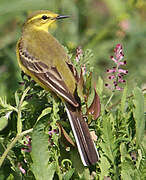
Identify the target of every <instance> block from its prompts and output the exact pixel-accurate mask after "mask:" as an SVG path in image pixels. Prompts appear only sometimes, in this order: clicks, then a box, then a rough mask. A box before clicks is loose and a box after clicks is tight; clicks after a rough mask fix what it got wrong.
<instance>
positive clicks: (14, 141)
mask: <svg viewBox="0 0 146 180" xmlns="http://www.w3.org/2000/svg"><path fill="white" fill-rule="evenodd" d="M32 130H33V129H28V130H26V131H23V132H22V133H20V134H17V136H16V137H15V138H14V139H13V141H12V142H11V143H10V144H9V146H8V147H7V149H6V150H5V152H4V153H3V155H2V156H1V158H0V167H1V165H2V164H3V161H4V160H5V158H6V156H7V154H8V153H9V151H10V150H11V149H12V147H13V146H14V145H15V143H16V142H17V141H18V140H19V139H20V138H21V137H22V136H24V135H25V134H28V133H30V132H32Z"/></svg>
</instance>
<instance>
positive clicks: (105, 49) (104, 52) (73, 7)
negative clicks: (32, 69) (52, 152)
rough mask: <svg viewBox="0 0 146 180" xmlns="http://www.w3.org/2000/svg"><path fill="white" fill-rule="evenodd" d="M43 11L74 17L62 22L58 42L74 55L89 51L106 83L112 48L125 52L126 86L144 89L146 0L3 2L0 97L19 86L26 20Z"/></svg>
mask: <svg viewBox="0 0 146 180" xmlns="http://www.w3.org/2000/svg"><path fill="white" fill-rule="evenodd" d="M40 9H47V10H50V11H53V12H57V13H60V14H65V15H66V14H67V15H68V14H69V15H71V16H72V18H70V19H67V20H64V21H62V22H58V27H57V28H56V30H55V31H54V32H53V33H54V35H55V37H56V38H57V39H58V40H59V41H60V42H61V43H62V44H63V45H64V46H66V47H67V48H68V49H69V51H70V52H71V53H74V54H75V49H76V48H77V47H78V46H82V48H83V49H84V50H85V49H88V48H89V49H91V50H92V51H93V53H94V58H93V59H92V62H91V64H92V65H93V66H94V72H95V75H96V76H97V77H98V76H99V75H100V76H102V77H103V78H104V77H105V76H106V73H105V72H106V69H107V68H108V67H110V66H113V65H112V62H111V60H110V58H109V57H110V56H111V55H113V48H114V47H115V45H116V44H117V43H121V44H122V45H123V48H124V54H125V60H127V67H126V69H128V70H129V74H128V76H127V81H128V84H130V87H131V88H133V87H134V86H136V85H139V86H141V87H145V86H146V85H145V84H146V58H145V57H146V23H145V22H146V1H145V0H11V1H10V0H0V96H7V97H8V99H9V100H11V98H12V97H13V95H14V92H15V91H16V90H17V88H18V86H19V84H18V82H19V81H21V76H20V74H21V73H20V69H19V67H18V65H17V61H16V54H15V46H16V42H17V40H18V38H19V37H20V33H21V28H22V25H23V23H24V21H25V20H26V17H27V15H28V14H29V13H30V12H32V11H34V10H40Z"/></svg>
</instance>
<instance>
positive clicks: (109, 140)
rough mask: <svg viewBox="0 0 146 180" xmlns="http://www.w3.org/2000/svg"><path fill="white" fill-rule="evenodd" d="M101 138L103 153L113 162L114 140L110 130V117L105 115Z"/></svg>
mask: <svg viewBox="0 0 146 180" xmlns="http://www.w3.org/2000/svg"><path fill="white" fill-rule="evenodd" d="M102 138H103V141H104V142H102V143H101V145H100V146H101V147H102V149H103V151H104V152H105V155H106V156H107V157H108V158H109V159H110V160H111V161H112V163H114V159H115V157H114V151H115V147H116V141H115V138H114V134H113V132H112V126H111V123H110V119H109V118H108V117H107V116H106V117H104V119H103V128H102Z"/></svg>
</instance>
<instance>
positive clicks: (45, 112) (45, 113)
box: [37, 107, 52, 121]
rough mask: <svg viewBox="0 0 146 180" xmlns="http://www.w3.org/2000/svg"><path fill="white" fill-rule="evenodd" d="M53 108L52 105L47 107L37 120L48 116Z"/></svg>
mask: <svg viewBox="0 0 146 180" xmlns="http://www.w3.org/2000/svg"><path fill="white" fill-rule="evenodd" d="M51 110H52V108H51V107H47V108H46V109H44V110H43V111H42V113H41V114H40V115H39V117H38V119H37V121H39V120H40V119H41V118H42V117H43V116H46V115H47V114H49V113H51Z"/></svg>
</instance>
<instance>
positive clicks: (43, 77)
mask: <svg viewBox="0 0 146 180" xmlns="http://www.w3.org/2000/svg"><path fill="white" fill-rule="evenodd" d="M19 56H20V61H21V63H22V65H23V66H25V68H26V69H27V70H28V71H30V72H31V74H33V77H35V78H37V79H38V82H40V84H43V86H45V87H47V88H48V89H50V90H52V91H53V92H55V93H56V94H58V95H59V96H61V97H63V99H65V100H66V101H67V102H69V103H70V104H72V105H73V106H75V107H78V106H79V104H78V103H77V101H76V100H75V98H74V96H73V94H72V93H71V92H70V91H69V90H68V88H67V86H66V84H65V82H64V81H63V78H62V77H61V75H60V73H59V72H58V70H57V68H56V67H54V66H52V67H50V68H49V67H48V66H47V65H46V64H45V63H44V62H42V61H40V60H38V59H35V57H32V56H31V55H29V53H28V52H26V51H25V52H23V51H21V50H19ZM29 75H30V74H29Z"/></svg>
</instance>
